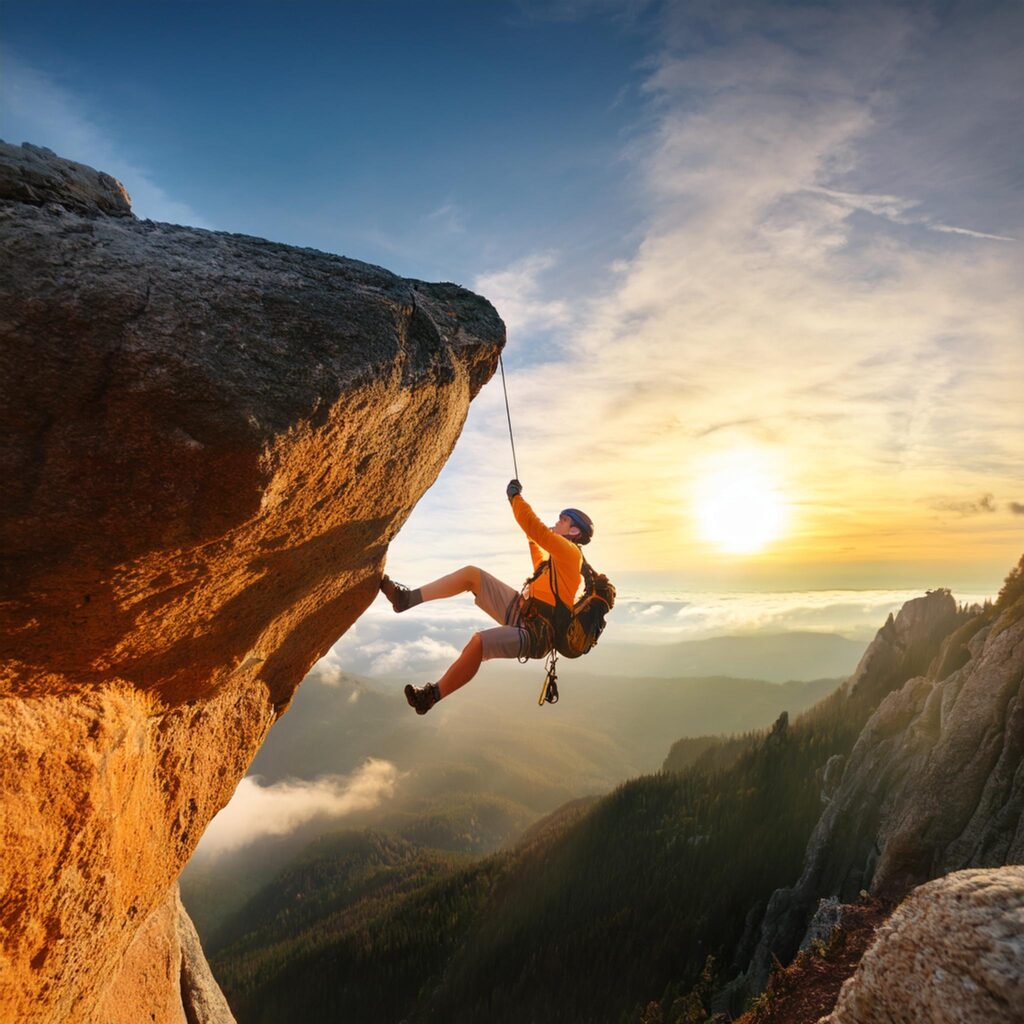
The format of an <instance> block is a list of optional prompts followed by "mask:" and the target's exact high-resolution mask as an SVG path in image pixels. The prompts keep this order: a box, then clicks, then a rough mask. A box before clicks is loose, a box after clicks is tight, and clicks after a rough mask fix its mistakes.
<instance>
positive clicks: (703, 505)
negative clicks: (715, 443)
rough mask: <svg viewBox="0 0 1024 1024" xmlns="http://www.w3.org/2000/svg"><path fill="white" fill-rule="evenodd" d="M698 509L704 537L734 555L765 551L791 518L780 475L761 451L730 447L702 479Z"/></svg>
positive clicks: (699, 481) (709, 467)
mask: <svg viewBox="0 0 1024 1024" xmlns="http://www.w3.org/2000/svg"><path fill="white" fill-rule="evenodd" d="M694 511H695V514H696V518H697V523H698V526H699V528H700V533H701V536H702V537H703V538H704V539H705V540H706V541H709V542H710V543H712V544H714V545H715V546H716V547H718V548H719V549H720V550H722V551H725V552H728V553H729V554H734V555H749V554H754V553H755V552H758V551H761V550H762V549H763V548H764V547H766V546H767V545H768V544H770V543H771V542H772V541H773V540H775V539H776V538H777V537H778V536H779V535H780V534H781V533H782V530H783V528H784V526H785V520H786V503H785V500H784V499H783V497H782V494H781V493H780V491H779V488H778V484H777V482H776V479H775V475H774V474H773V473H772V471H771V468H770V465H769V464H768V462H767V460H766V459H765V458H764V457H763V456H761V455H759V454H758V453H756V452H730V453H728V454H726V455H721V456H719V457H718V458H716V459H715V460H714V462H713V463H711V464H709V466H708V468H707V470H706V471H705V472H704V473H703V474H701V476H700V478H699V479H698V481H697V486H696V489H695V493H694Z"/></svg>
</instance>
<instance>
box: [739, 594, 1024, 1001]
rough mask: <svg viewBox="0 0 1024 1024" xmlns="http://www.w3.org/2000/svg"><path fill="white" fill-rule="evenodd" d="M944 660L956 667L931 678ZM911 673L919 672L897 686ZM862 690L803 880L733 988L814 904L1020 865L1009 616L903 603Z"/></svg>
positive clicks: (1020, 743)
mask: <svg viewBox="0 0 1024 1024" xmlns="http://www.w3.org/2000/svg"><path fill="white" fill-rule="evenodd" d="M954 639H955V643H953V642H952V641H953V640H954ZM954 647H955V648H956V649H957V650H958V651H959V649H960V648H961V647H962V648H963V649H964V650H965V651H966V652H967V656H966V660H965V659H964V657H962V656H960V655H959V654H956V655H955V657H954V655H953V654H952V653H951V650H952V648H954ZM951 658H952V659H953V661H952V663H954V664H959V665H960V667H958V668H956V669H955V670H954V671H952V672H951V673H950V674H949V675H947V676H945V678H941V679H940V678H935V675H934V673H935V672H937V671H943V670H944V669H947V668H948V667H949V666H950V664H951ZM929 666H930V667H931V671H929ZM879 669H880V671H879ZM908 669H914V670H916V671H915V672H914V674H912V675H911V677H910V678H909V679H906V681H905V682H903V681H902V680H901V679H900V676H901V675H904V673H905V672H906V671H907V670H908ZM886 677H887V678H888V680H889V692H886V683H885V678H886ZM904 678H905V675H904ZM865 693H867V694H870V695H871V699H872V700H874V699H875V697H878V698H879V701H880V702H879V703H878V706H877V708H876V709H875V711H874V713H873V714H872V715H871V717H870V718H869V719H868V721H867V725H866V726H865V727H864V729H863V730H862V732H861V734H860V736H859V738H858V740H857V743H856V744H855V746H854V748H853V750H852V752H851V753H850V756H849V758H848V759H847V760H846V762H845V763H843V764H839V763H837V764H833V765H832V766H831V769H830V771H829V772H828V775H829V780H828V781H829V786H828V788H827V789H826V790H825V792H824V795H825V796H826V797H827V799H828V803H827V806H826V807H825V810H824V812H823V813H822V816H821V819H820V820H819V822H818V824H817V826H816V827H815V830H814V833H813V834H812V836H811V839H810V841H809V843H808V847H807V852H806V855H805V860H804V869H803V872H802V874H801V877H800V879H799V881H798V882H797V883H796V885H795V886H794V887H793V888H791V889H782V890H778V891H776V892H775V893H774V894H773V896H772V898H771V900H770V901H769V905H768V908H767V910H766V912H765V915H764V920H763V923H762V926H761V938H760V941H759V943H758V945H757V948H756V951H755V954H754V956H753V959H752V961H751V964H750V967H749V969H748V971H747V974H746V976H745V977H744V978H743V979H742V987H741V991H745V992H747V993H752V992H756V991H759V990H760V988H762V987H763V985H764V983H765V980H766V979H767V976H768V973H769V970H770V967H771V964H772V961H773V958H778V959H779V960H781V961H782V962H783V963H786V962H788V961H789V959H790V958H791V957H792V956H793V954H794V953H795V952H796V949H797V947H798V946H799V944H800V941H801V937H802V936H803V935H804V933H805V931H806V929H807V926H808V922H809V920H810V919H811V917H812V914H813V912H814V909H815V907H816V905H817V902H818V900H819V898H824V897H838V898H839V899H840V900H842V901H844V902H849V901H851V900H853V899H855V898H856V896H857V893H858V892H859V891H860V890H862V889H865V890H870V891H871V892H872V893H875V894H879V895H882V896H884V897H888V898H892V897H897V896H899V895H902V894H904V893H906V892H907V891H909V890H910V889H911V888H912V887H913V886H915V885H917V884H919V883H922V882H925V881H927V880H929V879H932V878H936V877H939V876H941V875H944V874H947V873H948V872H952V871H955V870H958V869H962V868H970V867H990V866H998V865H1003V864H1007V863H1019V862H1021V861H1024V819H1022V812H1024V756H1022V755H1024V620H1022V619H1021V618H1020V616H1019V614H1018V613H1017V611H1015V610H1014V609H1013V608H1008V609H1005V610H1000V609H998V608H997V609H994V610H988V611H984V612H981V613H980V614H977V613H975V614H971V615H970V617H969V618H968V619H967V621H966V622H965V621H964V617H963V613H962V612H960V613H958V612H957V609H956V606H955V603H954V602H953V599H952V597H950V595H949V594H948V593H946V592H944V591H937V592H934V593H932V594H929V595H928V596H927V597H925V598H921V599H918V600H917V601H912V602H910V603H909V604H908V605H906V606H904V608H903V610H902V611H901V612H900V614H899V615H898V616H897V617H896V619H895V620H892V621H890V622H889V623H887V624H886V627H885V628H884V629H883V630H882V631H881V632H880V633H879V636H878V638H877V639H876V640H875V641H874V642H873V644H872V645H871V647H870V648H869V650H868V652H867V653H866V654H865V657H864V660H863V661H862V662H861V666H860V668H859V669H858V674H857V675H856V676H855V677H854V678H853V680H851V683H850V685H849V688H848V695H847V699H848V700H850V701H855V700H857V699H858V694H862V695H863V694H865ZM837 775H838V776H839V778H838V781H837V779H836V776H837ZM733 991H734V992H735V989H734V990H733Z"/></svg>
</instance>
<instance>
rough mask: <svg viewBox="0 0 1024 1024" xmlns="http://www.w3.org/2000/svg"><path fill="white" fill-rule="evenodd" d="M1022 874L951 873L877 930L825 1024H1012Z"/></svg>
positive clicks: (1022, 921)
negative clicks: (903, 1023)
mask: <svg viewBox="0 0 1024 1024" xmlns="http://www.w3.org/2000/svg"><path fill="white" fill-rule="evenodd" d="M1022 1014H1024V867H1003V868H996V869H988V870H975V871H958V872H956V873H954V874H951V875H947V876H946V877H944V878H940V879H938V880H937V881H934V882H929V883H928V884H927V885H923V886H921V887H920V888H918V889H915V890H914V892H913V894H912V895H911V896H910V897H909V898H908V899H907V900H906V902H905V903H903V904H902V905H901V906H900V907H899V908H898V909H897V910H896V912H895V913H894V914H893V915H892V917H891V918H890V919H889V920H888V921H887V922H886V923H885V924H884V925H882V927H881V928H879V930H878V932H877V933H876V935H875V941H874V943H873V944H872V946H871V948H870V949H868V951H867V952H866V953H865V954H864V958H863V959H862V960H861V962H860V966H859V967H858V968H857V972H856V974H854V976H853V977H852V978H850V979H849V980H848V981H847V982H846V983H845V984H844V985H843V989H842V991H841V993H840V995H839V1000H838V1002H837V1003H836V1008H835V1010H834V1011H833V1012H832V1014H831V1015H830V1016H829V1017H828V1018H826V1020H825V1024H889V1022H890V1021H902V1022H905V1024H1018V1022H1019V1021H1020V1020H1021V1016H1022Z"/></svg>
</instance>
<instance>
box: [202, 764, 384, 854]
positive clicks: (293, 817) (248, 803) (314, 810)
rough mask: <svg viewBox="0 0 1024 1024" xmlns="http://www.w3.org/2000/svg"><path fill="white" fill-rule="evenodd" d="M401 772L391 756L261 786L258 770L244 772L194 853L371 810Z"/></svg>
mask: <svg viewBox="0 0 1024 1024" xmlns="http://www.w3.org/2000/svg"><path fill="white" fill-rule="evenodd" d="M399 778H400V775H399V772H398V769H397V768H396V767H395V766H394V765H393V764H392V763H391V762H389V761H382V760H376V759H374V758H370V759H368V760H367V761H366V762H365V763H364V764H363V765H362V767H360V768H359V769H358V770H357V771H356V772H354V773H353V774H352V775H350V776H324V777H323V778H320V779H316V780H315V781H312V782H303V781H298V780H295V781H286V782H278V783H276V784H275V785H272V786H263V785H261V784H260V781H259V777H258V776H247V777H246V778H244V779H242V781H241V782H240V783H239V784H238V788H237V789H236V790H235V795H234V796H233V797H232V798H231V802H230V803H229V804H228V805H227V806H226V807H224V808H223V809H222V810H221V811H220V812H219V813H218V814H217V815H216V816H215V817H214V819H213V820H212V821H211V822H210V824H209V826H208V827H207V829H206V832H205V833H204V834H203V838H202V841H201V842H200V844H199V849H198V851H197V853H198V855H200V856H219V855H220V854H223V853H230V852H232V851H234V850H237V849H239V848H240V847H243V846H247V845H248V844H249V843H251V842H253V841H254V840H256V839H261V838H263V837H265V836H281V835H287V834H288V833H289V832H292V831H294V830H295V829H297V828H298V827H299V826H300V825H304V824H305V823H306V822H309V821H312V820H313V819H314V818H318V817H332V818H340V817H344V816H345V815H347V814H352V813H353V812H354V811H364V810H370V809H372V808H374V807H376V806H377V805H378V804H379V803H381V801H383V800H386V799H388V798H389V797H391V796H393V795H394V792H395V787H396V786H397V784H398V781H399Z"/></svg>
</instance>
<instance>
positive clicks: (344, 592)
mask: <svg viewBox="0 0 1024 1024" xmlns="http://www.w3.org/2000/svg"><path fill="white" fill-rule="evenodd" d="M124 203H127V196H126V193H125V192H124V190H123V188H121V187H120V186H119V185H118V183H117V182H115V181H114V179H112V178H110V177H109V176H108V175H103V174H100V173H98V172H95V171H93V170H91V169H90V168H84V167H83V166H82V165H80V164H73V163H71V162H70V161H65V160H62V159H61V158H59V157H57V156H55V155H54V154H52V153H50V152H49V151H48V150H43V149H39V148H37V147H27V146H25V147H15V146H10V145H7V144H5V143H0V239H2V242H3V245H2V247H0V264H2V273H0V311H2V312H0V435H2V441H3V443H2V444H0V474H2V476H3V479H4V488H3V490H2V497H0V549H2V550H3V552H4V558H3V560H2V563H0V645H2V646H0V666H2V667H0V701H2V706H0V844H2V847H3V849H4V852H5V856H4V858H3V862H2V864H0V901H2V906H0V914H2V920H3V928H2V931H0V1010H2V1012H0V1017H2V1018H3V1019H5V1020H6V1019H11V1020H18V1021H20V1022H41V1021H53V1022H58V1021H59V1022H61V1024H65V1022H73V1021H83V1022H87V1021H93V1020H103V1019H106V1018H105V1017H103V1015H102V1013H101V1007H102V1006H104V1005H107V1004H105V1003H104V1000H105V999H108V1000H109V999H112V998H114V997H113V995H110V993H114V992H115V991H116V992H118V993H121V995H118V996H117V998H118V999H121V998H123V993H125V992H132V991H135V992H138V993H139V994H140V995H139V998H140V1000H143V1001H145V1000H148V999H149V998H150V997H149V996H145V997H143V996H142V993H143V992H149V991H150V988H149V987H147V985H148V983H147V985H143V983H142V981H141V980H140V978H141V975H140V974H139V973H138V972H139V970H141V968H139V966H138V965H139V964H142V963H145V964H148V965H150V966H149V967H146V969H145V970H146V971H148V972H150V973H149V975H148V976H151V977H155V976H156V973H160V971H163V967H161V968H159V970H158V969H157V967H156V966H154V965H156V964H158V963H162V964H163V965H164V966H165V967H167V971H166V972H164V973H165V974H167V977H170V975H171V974H173V973H174V970H175V968H174V963H176V962H177V961H175V960H174V954H167V955H164V954H160V955H156V954H155V953H153V951H154V950H156V949H158V948H162V949H164V950H165V951H166V950H173V948H174V947H175V943H176V942H177V943H178V945H179V946H180V943H181V940H180V935H179V937H178V938H175V937H174V935H172V934H171V932H172V921H173V922H175V923H174V924H173V930H174V932H175V934H178V932H179V925H178V923H176V922H178V920H179V918H180V915H177V916H175V914H173V913H171V911H170V909H169V904H168V900H170V899H171V896H170V894H171V893H172V889H173V886H174V883H175V880H176V878H177V876H178V874H179V872H180V870H181V868H182V866H183V865H184V863H185V862H186V861H187V860H188V858H189V856H190V854H191V852H192V850H193V849H194V848H195V845H196V843H197V842H198V840H199V837H200V836H201V834H202V832H203V829H204V828H205V827H206V825H207V823H208V822H209V821H210V819H211V818H212V817H213V815H214V814H215V813H216V812H217V811H218V810H219V809H220V808H221V807H223V806H224V805H225V804H226V803H227V801H228V800H229V799H230V797H231V794H232V792H233V791H234V788H235V786H236V785H237V783H238V781H239V780H240V779H241V778H242V777H243V775H244V774H245V771H246V768H247V767H248V765H249V763H250V761H251V760H252V758H253V756H254V754H255V752H256V750H257V749H258V747H259V745H260V743H261V742H262V740H263V738H264V737H265V736H266V733H267V731H268V730H269V729H270V727H271V725H272V724H273V723H274V721H275V719H276V718H277V717H278V716H279V715H280V714H282V713H283V712H284V711H285V709H286V708H287V707H288V703H289V701H290V700H291V698H292V695H293V694H294V692H295V688H296V687H297V686H298V684H299V682H300V681H301V679H302V678H303V676H304V675H305V673H306V672H307V671H308V669H309V668H310V666H311V665H312V664H313V663H314V662H315V661H316V660H317V659H318V658H319V657H321V656H322V655H323V654H324V653H325V652H326V651H327V650H328V649H329V647H330V646H331V644H332V643H333V642H334V641H335V640H337V638H338V637H339V636H340V635H341V634H342V633H343V632H344V631H345V630H346V629H347V628H348V627H349V626H350V625H351V624H352V623H353V622H354V621H355V619H356V618H357V617H358V616H359V615H360V614H361V612H362V611H363V610H364V609H365V608H366V606H367V605H368V604H369V603H370V601H372V600H373V598H374V596H375V594H376V590H377V583H378V580H379V577H380V573H381V570H382V566H383V563H384V559H385V555H386V552H387V546H388V543H389V542H390V541H391V539H392V538H393V537H394V536H395V534H396V533H397V531H398V530H399V528H400V527H401V525H402V524H403V522H404V521H405V520H406V518H407V517H408V515H409V513H410V511H411V510H412V508H413V506H414V505H415V504H416V502H417V501H418V499H419V497H420V496H421V495H422V494H423V492H424V491H425V490H426V489H427V488H428V487H429V486H430V485H431V484H432V483H433V481H434V479H435V478H436V476H437V474H438V473H439V472H440V470H441V467H442V466H443V465H444V463H445V461H446V459H447V458H448V455H449V454H450V452H451V450H452V448H453V446H454V444H455V441H456V439H457V438H458V436H459V433H460V431H461V429H462V425H463V423H464V421H465V417H466V414H467V411H468V407H469V402H470V400H471V399H472V398H473V397H474V396H475V395H476V393H477V392H478V391H479V389H480V388H481V387H482V386H483V384H484V383H485V382H486V381H487V380H488V378H489V377H490V375H491V374H492V373H493V372H494V370H495V369H496V367H497V361H498V354H499V352H500V349H501V346H502V345H503V344H504V326H503V324H502V323H501V320H500V319H499V317H498V316H497V314H496V313H495V311H494V309H493V307H492V306H491V305H490V304H489V303H487V302H486V301H485V300H484V299H481V298H480V297H478V296H476V295H473V294H472V293H471V292H468V291H466V290H465V289H463V288H460V287H458V286H456V285H452V284H429V283H426V282H422V281H415V280H407V279H403V278H400V277H397V276H395V275H394V274H391V273H389V272H388V271H386V270H383V269H381V268H379V267H374V266H370V265H368V264H365V263H359V262H357V261H355V260H350V259H345V258H343V257H339V256H333V255H329V254H327V253H322V252H317V251H314V250H311V249H298V248H294V247H291V246H286V245H278V244H275V243H272V242H268V241H265V240H263V239H259V238H251V237H247V236H242V235H233V234H227V233H223V232H211V231H200V230H196V229H192V228H187V227H179V226H173V225H168V224H158V223H153V222H150V221H139V220H137V219H136V218H135V217H134V216H132V215H131V213H130V210H128V209H126V208H125V207H124V206H123V204H124ZM161 907H164V908H165V913H164V915H163V917H161V916H160V908H161ZM154 915H156V916H154ZM155 933H160V934H161V935H162V936H163V939H162V940H160V941H162V942H163V946H160V941H157V940H156V939H154V934H155ZM143 939H145V942H144V943H143ZM140 943H143V946H144V947H145V950H148V951H149V952H145V950H143V948H142V946H140V945H139V944H140ZM133 948H135V950H136V953H137V954H138V955H137V956H136V955H135V954H133V953H132V952H131V951H132V950H133ZM167 956H170V957H171V959H170V960H168V959H167ZM132 964H135V967H132ZM167 965H170V966H169V967H168V966H167ZM125 970H127V971H130V972H131V971H135V974H134V975H132V977H134V979H135V980H134V981H133V980H132V978H131V977H129V978H127V979H126V978H125V977H124V976H123V973H122V972H123V971H125ZM154 972H156V973H154ZM168 972H169V973H168ZM143 973H145V972H143ZM179 980H180V984H179ZM161 984H163V983H162V982H161ZM184 987H186V982H185V972H184V971H182V973H181V979H174V988H175V991H177V992H178V1005H179V1006H182V1007H183V1004H182V1000H181V990H182V989H183V988H184ZM124 998H127V997H124ZM172 1002H173V1000H172ZM137 1009H139V1014H138V1016H137V1017H136V1018H135V1019H149V1014H150V1012H153V1013H157V1008H156V1007H155V1005H154V1008H153V1010H152V1011H151V1010H150V1009H149V1007H148V1006H140V1007H137ZM143 1010H145V1012H142V1011H143ZM163 1012H164V1011H163V1010H162V1009H161V1010H159V1013H161V1014H162V1013H163ZM183 1012H184V1009H183ZM167 1019H171V1018H167ZM188 1019H189V1020H190V1021H192V1020H193V1018H192V1017H189V1018H188Z"/></svg>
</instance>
